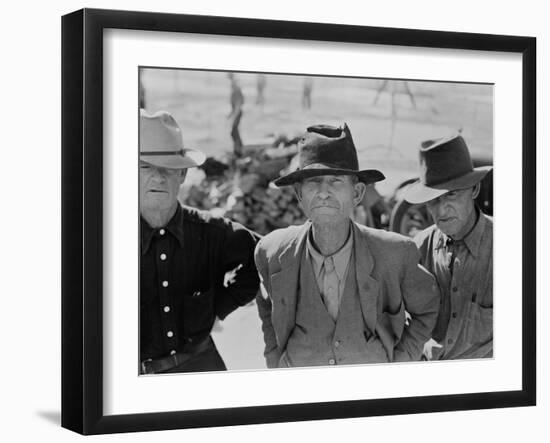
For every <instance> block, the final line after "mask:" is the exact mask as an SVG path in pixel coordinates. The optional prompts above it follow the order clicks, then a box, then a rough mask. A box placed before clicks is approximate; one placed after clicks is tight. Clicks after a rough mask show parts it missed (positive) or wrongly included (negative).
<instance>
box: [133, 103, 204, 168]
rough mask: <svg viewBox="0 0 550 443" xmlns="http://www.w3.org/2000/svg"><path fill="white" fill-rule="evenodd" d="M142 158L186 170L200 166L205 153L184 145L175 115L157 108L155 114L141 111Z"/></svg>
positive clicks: (140, 142)
mask: <svg viewBox="0 0 550 443" xmlns="http://www.w3.org/2000/svg"><path fill="white" fill-rule="evenodd" d="M139 158H140V160H143V161H144V162H146V163H149V164H151V165H153V166H157V167H160V168H167V169H186V168H192V167H195V166H200V165H201V164H202V163H204V161H205V159H206V156H205V155H204V153H202V152H201V151H199V150H197V149H191V148H186V147H184V146H183V137H182V133H181V129H180V127H179V125H178V123H177V122H176V120H175V119H174V117H172V115H170V114H169V113H168V112H166V111H158V112H156V113H154V114H152V115H150V114H148V113H147V112H146V111H145V110H143V109H141V110H140V115H139Z"/></svg>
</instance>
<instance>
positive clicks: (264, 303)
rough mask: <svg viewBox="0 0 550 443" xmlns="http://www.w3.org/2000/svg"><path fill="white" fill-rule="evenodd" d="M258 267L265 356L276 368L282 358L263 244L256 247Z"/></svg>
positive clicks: (270, 365) (259, 304)
mask: <svg viewBox="0 0 550 443" xmlns="http://www.w3.org/2000/svg"><path fill="white" fill-rule="evenodd" d="M254 259H255V261H256V267H257V269H258V273H259V275H260V291H259V292H258V295H257V296H256V304H257V306H258V314H259V315H260V320H261V321H262V332H263V334H264V343H265V349H264V356H265V361H266V364H267V367H268V368H276V367H278V365H279V359H280V358H281V355H280V352H279V348H278V346H277V337H276V335H275V329H273V324H272V322H271V311H272V304H271V286H270V284H269V275H268V266H267V259H266V256H265V251H264V250H262V247H261V242H260V243H258V246H257V247H256V252H255V255H254Z"/></svg>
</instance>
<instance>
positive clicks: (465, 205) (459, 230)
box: [426, 187, 478, 240]
mask: <svg viewBox="0 0 550 443" xmlns="http://www.w3.org/2000/svg"><path fill="white" fill-rule="evenodd" d="M477 189H478V188H477V187H474V188H468V189H460V190H457V191H450V192H447V193H445V194H443V195H441V196H439V197H438V198H434V199H433V200H430V201H429V202H428V203H426V206H427V208H428V211H429V213H430V215H431V216H432V218H433V220H434V222H435V224H436V225H437V227H438V228H439V229H440V230H441V231H442V232H443V233H444V234H446V235H448V236H450V237H452V238H454V239H457V240H459V239H461V238H463V237H464V236H465V235H466V234H467V233H468V231H469V230H470V229H471V227H472V226H473V223H472V221H474V220H475V205H474V198H475V194H477V192H478V190H477Z"/></svg>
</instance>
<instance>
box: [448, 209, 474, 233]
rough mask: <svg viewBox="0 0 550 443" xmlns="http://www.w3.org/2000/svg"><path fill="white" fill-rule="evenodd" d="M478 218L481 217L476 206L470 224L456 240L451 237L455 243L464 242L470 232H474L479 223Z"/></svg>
mask: <svg viewBox="0 0 550 443" xmlns="http://www.w3.org/2000/svg"><path fill="white" fill-rule="evenodd" d="M478 217H479V214H478V211H477V208H476V207H475V206H474V209H473V211H472V212H471V213H470V216H469V217H468V223H467V224H466V225H465V226H464V228H463V229H462V232H459V233H458V235H456V236H455V237H456V238H455V237H451V238H452V239H453V240H455V241H459V240H464V239H465V238H466V237H468V235H469V234H470V232H472V231H473V230H474V226H475V225H476V223H477V219H478Z"/></svg>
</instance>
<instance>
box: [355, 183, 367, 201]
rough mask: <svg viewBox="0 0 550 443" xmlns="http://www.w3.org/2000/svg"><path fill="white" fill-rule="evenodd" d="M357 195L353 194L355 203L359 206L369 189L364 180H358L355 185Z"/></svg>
mask: <svg viewBox="0 0 550 443" xmlns="http://www.w3.org/2000/svg"><path fill="white" fill-rule="evenodd" d="M353 189H354V191H355V195H354V196H353V203H354V205H355V206H357V205H358V204H359V203H361V201H362V200H363V197H364V196H365V192H366V190H367V185H366V184H365V183H363V182H357V183H355V184H354V185H353Z"/></svg>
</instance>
